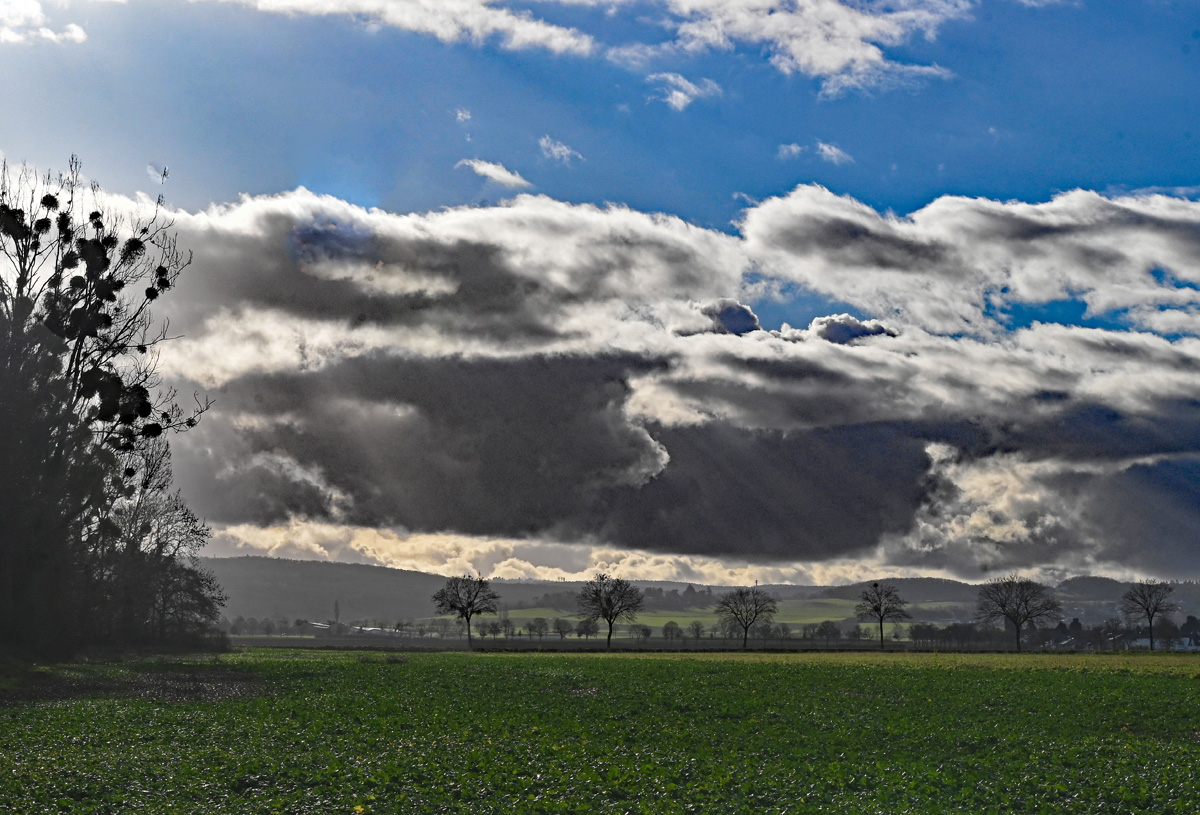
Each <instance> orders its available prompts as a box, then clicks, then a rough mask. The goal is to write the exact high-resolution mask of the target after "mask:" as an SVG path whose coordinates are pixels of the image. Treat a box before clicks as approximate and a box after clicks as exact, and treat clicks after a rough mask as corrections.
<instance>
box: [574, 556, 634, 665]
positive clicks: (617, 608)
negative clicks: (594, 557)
mask: <svg viewBox="0 0 1200 815" xmlns="http://www.w3.org/2000/svg"><path fill="white" fill-rule="evenodd" d="M576 602H577V603H578V605H579V613H580V615H581V616H582V617H584V619H590V620H604V621H605V622H606V623H608V639H607V640H606V646H605V647H607V648H611V647H612V635H613V626H614V625H615V624H616V623H617V622H627V623H632V622H635V621H636V620H637V615H638V612H640V611H641V610H642V607H643V605H644V604H645V598H644V597H643V596H642V592H641V591H640V590H639V589H638V588H637V587H636V586H634V585H633V584H632V583H630V582H629V581H628V580H622V579H621V578H619V577H612V576H611V575H607V574H604V573H603V572H601V573H600V574H597V575H596V576H595V577H594V578H592V579H591V580H589V581H588V582H586V583H584V584H583V588H581V589H580V590H579V595H578V596H577V598H576Z"/></svg>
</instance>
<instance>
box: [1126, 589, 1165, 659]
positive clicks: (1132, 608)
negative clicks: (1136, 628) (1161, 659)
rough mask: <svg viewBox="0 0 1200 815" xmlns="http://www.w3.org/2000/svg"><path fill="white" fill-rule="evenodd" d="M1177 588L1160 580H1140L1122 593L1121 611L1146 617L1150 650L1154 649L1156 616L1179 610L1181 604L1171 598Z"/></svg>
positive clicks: (1133, 615)
mask: <svg viewBox="0 0 1200 815" xmlns="http://www.w3.org/2000/svg"><path fill="white" fill-rule="evenodd" d="M1174 591H1175V589H1174V587H1172V586H1171V585H1169V584H1167V583H1163V582H1162V581H1160V580H1140V581H1138V582H1137V583H1134V584H1133V585H1132V586H1130V587H1129V590H1128V591H1126V592H1125V593H1124V594H1122V595H1121V613H1122V614H1124V615H1126V616H1127V617H1131V618H1137V617H1144V618H1145V620H1146V629H1147V631H1148V632H1149V636H1150V650H1151V651H1153V650H1154V618H1155V617H1165V616H1166V615H1168V614H1172V613H1174V612H1176V611H1178V610H1179V604H1178V603H1176V602H1175V601H1173V600H1171V599H1170V598H1171V594H1172V592H1174Z"/></svg>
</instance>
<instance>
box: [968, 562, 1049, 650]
mask: <svg viewBox="0 0 1200 815" xmlns="http://www.w3.org/2000/svg"><path fill="white" fill-rule="evenodd" d="M1061 612H1062V606H1061V605H1059V603H1058V601H1057V600H1055V599H1054V598H1053V597H1052V596H1050V589H1049V587H1047V586H1044V585H1042V584H1041V583H1038V582H1036V581H1034V580H1030V579H1028V578H1024V577H1018V576H1017V575H1015V574H1010V575H1006V576H1004V577H997V578H996V579H995V580H989V581H988V582H987V583H984V584H983V585H982V586H980V587H979V600H978V603H977V605H976V607H975V618H976V619H977V620H979V621H980V622H1000V621H1001V620H1007V621H1008V622H1009V623H1011V624H1012V626H1013V627H1014V628H1015V629H1016V638H1017V650H1018V651H1020V650H1021V629H1022V628H1024V627H1025V626H1026V625H1028V624H1029V623H1034V624H1035V625H1036V624H1037V623H1040V622H1047V621H1050V620H1056V619H1058V617H1059V614H1060V613H1061Z"/></svg>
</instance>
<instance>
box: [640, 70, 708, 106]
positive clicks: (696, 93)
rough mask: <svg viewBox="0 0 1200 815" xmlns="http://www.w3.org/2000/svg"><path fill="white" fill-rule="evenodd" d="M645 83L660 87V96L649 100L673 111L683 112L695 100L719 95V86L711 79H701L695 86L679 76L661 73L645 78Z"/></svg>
mask: <svg viewBox="0 0 1200 815" xmlns="http://www.w3.org/2000/svg"><path fill="white" fill-rule="evenodd" d="M646 81H647V82H655V83H658V84H660V85H661V86H662V87H661V88H659V93H660V94H661V95H660V96H652V97H650V98H651V99H659V100H661V101H663V102H666V103H667V104H668V105H669V106H671V107H672V108H674V109H675V110H683V109H684V108H686V107H687V106H688V105H690V104H691V103H692V102H694V101H695V100H697V99H705V98H708V97H710V96H720V95H721V86H720V85H718V84H717V83H716V82H713V81H712V80H711V79H702V80H700V84H699V85H697V84H695V83H693V82H691V81H689V80H687V79H685V78H683V77H682V76H680V75H679V74H674V73H661V74H651V75H650V76H648V77H646Z"/></svg>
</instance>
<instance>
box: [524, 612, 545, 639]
mask: <svg viewBox="0 0 1200 815" xmlns="http://www.w3.org/2000/svg"><path fill="white" fill-rule="evenodd" d="M525 630H526V631H528V632H529V634H530V636H533V635H537V638H538V639H539V640H540V639H541V638H542V637H544V636H546V634H547V632H549V631H550V624H549V623H548V622H546V618H545V617H534V618H533V619H532V620H530V621H529V622H528V623H526V624H525Z"/></svg>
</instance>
